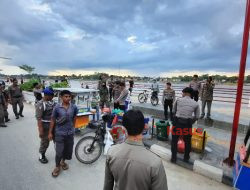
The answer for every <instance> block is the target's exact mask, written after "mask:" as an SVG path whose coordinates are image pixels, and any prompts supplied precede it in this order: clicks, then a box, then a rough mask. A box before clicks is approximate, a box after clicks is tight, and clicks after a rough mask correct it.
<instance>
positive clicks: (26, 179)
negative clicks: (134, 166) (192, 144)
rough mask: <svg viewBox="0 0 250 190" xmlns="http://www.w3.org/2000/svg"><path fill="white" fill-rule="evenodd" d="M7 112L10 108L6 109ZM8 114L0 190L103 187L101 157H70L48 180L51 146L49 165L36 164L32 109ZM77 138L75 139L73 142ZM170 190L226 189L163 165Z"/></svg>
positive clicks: (1, 134) (2, 133)
mask: <svg viewBox="0 0 250 190" xmlns="http://www.w3.org/2000/svg"><path fill="white" fill-rule="evenodd" d="M9 110H10V109H9ZM10 112H11V116H10V119H11V122H10V123H9V124H8V126H9V127H8V128H0V150H1V155H0V167H1V169H0V189H1V190H45V189H49V190H50V189H53V190H57V189H58V190H63V189H65V190H66V189H67V190H68V189H70V190H78V189H79V190H80V189H81V190H82V189H84V190H99V189H102V186H103V178H104V164H105V157H104V156H102V157H101V159H99V160H98V161H97V162H96V163H95V164H93V165H83V164H81V163H80V162H78V161H77V160H76V158H75V157H74V158H73V160H72V161H70V162H69V164H70V169H69V170H68V171H64V172H62V173H61V175H60V176H59V177H58V178H56V179H55V178H52V177H51V171H52V169H53V167H54V146H53V144H51V146H50V148H49V150H48V152H47V157H48V159H49V161H50V162H49V163H48V164H47V165H42V164H40V162H38V147H39V138H38V132H37V126H36V121H35V118H34V108H33V106H31V105H27V104H25V111H24V115H25V118H20V119H19V120H15V119H14V116H13V114H12V111H11V110H10ZM77 140H78V138H77V137H76V140H75V142H77ZM164 166H165V169H166V173H167V178H168V185H169V189H170V190H180V189H185V190H217V189H218V190H228V189H232V188H230V187H228V186H225V185H223V184H221V183H217V182H215V181H213V180H210V179H207V178H205V177H203V176H200V175H198V174H195V173H193V172H191V171H188V170H186V169H184V168H181V167H179V166H176V165H173V164H170V163H169V162H164Z"/></svg>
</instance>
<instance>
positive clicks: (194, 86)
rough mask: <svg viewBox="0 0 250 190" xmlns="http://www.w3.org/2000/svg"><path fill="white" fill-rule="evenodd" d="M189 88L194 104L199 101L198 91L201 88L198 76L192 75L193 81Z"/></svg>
mask: <svg viewBox="0 0 250 190" xmlns="http://www.w3.org/2000/svg"><path fill="white" fill-rule="evenodd" d="M189 87H190V88H192V89H193V94H192V96H191V97H192V99H194V100H195V101H196V102H198V100H199V91H200V88H201V83H200V82H199V81H198V75H194V77H193V80H192V81H191V82H190V84H189Z"/></svg>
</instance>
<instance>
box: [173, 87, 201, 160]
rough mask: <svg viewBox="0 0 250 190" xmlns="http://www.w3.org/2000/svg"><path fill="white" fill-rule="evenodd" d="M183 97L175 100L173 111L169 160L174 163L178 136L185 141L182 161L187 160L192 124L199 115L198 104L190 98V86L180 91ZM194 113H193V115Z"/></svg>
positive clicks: (189, 150)
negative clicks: (170, 156) (170, 155)
mask: <svg viewBox="0 0 250 190" xmlns="http://www.w3.org/2000/svg"><path fill="white" fill-rule="evenodd" d="M182 93H183V97H182V98H179V99H177V100H176V101H175V103H174V107H173V113H174V114H175V118H174V122H173V128H172V130H171V133H172V143H171V151H172V158H171V162H173V163H175V162H176V159H177V142H178V139H179V137H180V136H183V140H184V142H185V153H184V161H185V162H188V161H189V159H190V156H189V154H190V152H191V138H192V124H193V123H194V122H195V121H196V120H198V118H199V116H200V108H199V104H198V103H197V102H196V101H194V100H193V99H191V95H192V93H193V90H192V88H190V87H187V88H185V89H183V91H182ZM193 114H194V115H193Z"/></svg>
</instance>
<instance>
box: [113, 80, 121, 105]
mask: <svg viewBox="0 0 250 190" xmlns="http://www.w3.org/2000/svg"><path fill="white" fill-rule="evenodd" d="M120 94H121V88H120V81H116V82H115V85H114V89H113V99H114V109H118V108H119V102H118V103H117V102H115V100H116V99H118V98H119V97H120Z"/></svg>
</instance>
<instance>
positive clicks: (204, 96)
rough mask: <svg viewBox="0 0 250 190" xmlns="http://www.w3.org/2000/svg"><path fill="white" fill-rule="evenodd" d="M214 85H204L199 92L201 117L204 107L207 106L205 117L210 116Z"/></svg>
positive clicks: (203, 114) (203, 113)
mask: <svg viewBox="0 0 250 190" xmlns="http://www.w3.org/2000/svg"><path fill="white" fill-rule="evenodd" d="M214 86H215V85H214V83H213V82H211V83H205V84H204V85H203V87H202V90H201V101H202V112H201V117H204V116H205V107H206V105H207V117H210V115H211V106H212V101H213V93H214Z"/></svg>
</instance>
